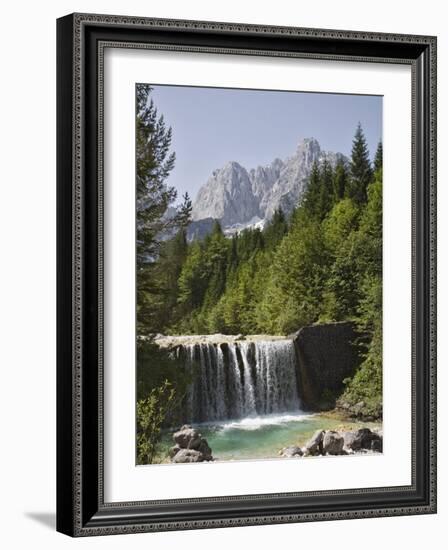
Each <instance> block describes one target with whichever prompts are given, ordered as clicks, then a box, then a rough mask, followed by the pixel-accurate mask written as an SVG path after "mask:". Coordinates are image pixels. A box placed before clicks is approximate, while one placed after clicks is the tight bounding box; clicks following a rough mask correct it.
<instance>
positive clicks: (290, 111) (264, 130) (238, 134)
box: [151, 85, 382, 199]
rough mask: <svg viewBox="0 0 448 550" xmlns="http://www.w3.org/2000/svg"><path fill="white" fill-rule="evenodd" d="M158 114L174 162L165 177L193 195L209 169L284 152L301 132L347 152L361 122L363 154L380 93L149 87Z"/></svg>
mask: <svg viewBox="0 0 448 550" xmlns="http://www.w3.org/2000/svg"><path fill="white" fill-rule="evenodd" d="M151 96H152V98H153V100H154V104H155V105H156V107H157V110H158V113H159V114H163V116H164V118H165V121H166V123H167V125H168V126H171V127H172V131H173V140H172V150H173V151H175V153H176V165H175V168H174V169H173V171H172V172H171V174H170V176H169V178H168V183H169V185H173V186H174V187H175V188H176V189H177V190H178V197H179V198H180V197H181V196H182V195H183V194H184V193H185V191H188V192H189V194H190V196H191V197H192V198H193V199H194V198H195V196H196V193H197V191H198V189H199V187H201V185H203V184H204V183H205V182H206V180H207V179H208V177H209V176H210V174H211V173H212V171H213V170H215V169H216V168H220V167H221V166H223V165H224V164H225V163H226V162H228V161H230V160H234V161H237V162H239V163H240V164H241V165H243V166H244V167H245V168H247V169H250V168H255V167H256V166H258V165H264V164H269V163H270V162H271V161H272V160H273V159H274V158H276V157H279V158H282V159H283V158H286V157H288V156H290V155H292V154H293V153H294V151H295V149H296V147H297V144H298V143H299V142H300V141H301V140H302V139H303V138H305V137H314V138H316V139H317V140H318V141H319V143H320V145H321V147H322V149H324V150H328V151H334V152H341V153H344V154H345V155H347V156H348V155H349V154H350V151H351V145H352V140H353V135H354V133H355V130H356V126H357V124H358V122H360V123H361V125H362V127H363V130H364V133H365V136H366V139H367V143H368V146H369V150H370V155H371V157H373V156H374V154H375V150H376V147H377V145H378V142H379V141H380V140H381V139H382V97H379V96H361V95H342V94H322V93H309V92H281V91H265V90H237V89H225V88H195V87H188V86H160V85H157V86H156V85H154V86H153V91H152V94H151Z"/></svg>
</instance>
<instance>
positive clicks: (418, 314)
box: [57, 14, 437, 536]
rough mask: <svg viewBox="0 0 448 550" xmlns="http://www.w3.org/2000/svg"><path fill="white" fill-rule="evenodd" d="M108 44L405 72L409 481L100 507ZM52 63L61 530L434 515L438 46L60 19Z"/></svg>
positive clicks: (100, 18) (241, 27)
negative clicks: (408, 107) (408, 99)
mask: <svg viewBox="0 0 448 550" xmlns="http://www.w3.org/2000/svg"><path fill="white" fill-rule="evenodd" d="M110 47H113V48H123V49H126V50H136V49H137V50H138V49H142V50H143V49H145V48H148V49H153V50H160V51H183V52H190V53H191V54H194V53H200V52H202V53H204V52H205V53H213V54H217V55H223V56H225V55H227V54H235V55H245V56H265V57H269V58H271V59H273V60H275V59H278V58H290V59H309V60H328V61H332V62H338V61H340V62H347V61H348V62H357V63H365V64H369V63H378V64H397V65H407V66H410V68H411V73H412V90H411V95H412V112H410V113H409V117H410V119H411V125H412V146H411V150H412V154H411V164H412V166H411V173H412V205H411V208H412V212H411V216H412V274H411V277H412V281H411V286H412V297H410V300H411V301H412V320H411V327H412V354H411V355H412V356H411V357H409V362H410V364H411V372H412V384H411V386H412V395H411V396H410V400H411V403H412V422H411V424H412V436H411V439H412V442H411V455H412V456H411V463H412V472H411V484H409V485H406V486H393V485H391V486H385V487H367V488H366V487H363V488H344V489H331V490H316V491H303V492H282V491H281V492H277V493H260V494H241V495H233V496H222V495H219V494H217V495H215V496H212V497H210V496H209V497H191V498H179V499H166V500H160V499H153V498H152V496H151V494H150V493H149V494H148V495H147V498H146V499H145V500H143V501H141V500H138V501H120V502H107V501H105V497H104V494H105V493H104V483H105V480H104V452H105V450H104V400H105V380H104V331H103V328H104V299H105V297H104V286H103V282H104V271H103V267H104V227H105V225H104V179H103V178H104V76H105V75H104V52H105V49H107V48H110ZM57 52H58V58H57V119H58V122H57V141H58V145H57V159H58V160H57V194H58V196H57V231H58V242H57V253H58V263H57V270H58V272H57V278H58V282H57V285H58V286H57V293H58V306H57V317H58V320H57V327H58V329H57V330H58V334H57V340H58V349H57V363H58V365H57V392H58V395H57V437H58V442H57V530H58V531H60V532H62V533H65V534H67V535H70V536H93V535H107V534H120V533H138V532H151V531H163V530H176V529H201V528H212V527H227V526H244V525H263V524H269V523H287V522H305V521H324V520H333V519H351V518H366V517H381V516H393V515H407V514H429V513H435V512H436V59H437V58H436V38H435V37H432V36H416V35H414V36H411V35H401V34H379V33H370V32H357V31H341V30H323V29H306V28H293V27H272V26H257V25H249V24H248V25H246V24H233V23H219V22H218V23H214V22H204V21H184V20H182V21H181V20H164V19H148V18H139V17H124V16H110V15H92V14H72V15H68V16H66V17H63V18H61V19H59V20H58V22H57ZM274 85H275V83H273V87H274ZM397 346H399V342H397ZM280 467H281V466H280Z"/></svg>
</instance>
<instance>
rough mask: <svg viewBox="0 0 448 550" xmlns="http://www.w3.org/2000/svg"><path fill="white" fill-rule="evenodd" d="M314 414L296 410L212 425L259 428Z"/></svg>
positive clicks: (222, 427) (247, 428) (295, 420)
mask: <svg viewBox="0 0 448 550" xmlns="http://www.w3.org/2000/svg"><path fill="white" fill-rule="evenodd" d="M312 416H314V414H313V413H305V412H303V411H297V412H295V413H291V412H290V413H285V414H269V415H265V416H249V417H246V418H242V419H241V420H229V421H227V422H222V423H214V426H216V427H218V428H220V429H222V430H223V431H224V430H247V431H253V430H259V429H260V428H263V427H266V426H280V425H281V424H287V423H289V422H303V421H304V420H307V419H308V418H311V417H312Z"/></svg>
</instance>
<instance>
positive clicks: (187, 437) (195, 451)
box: [169, 424, 213, 462]
mask: <svg viewBox="0 0 448 550" xmlns="http://www.w3.org/2000/svg"><path fill="white" fill-rule="evenodd" d="M173 439H174V442H175V446H174V447H171V449H170V451H169V456H170V458H171V460H172V462H203V461H204V460H213V456H212V450H211V449H210V447H209V445H208V443H207V440H206V439H204V438H203V437H201V434H200V433H199V432H198V431H197V430H195V429H194V428H193V427H192V426H190V425H188V424H186V425H185V426H182V428H181V429H180V430H178V431H177V432H175V433H174V434H173ZM183 451H187V452H183Z"/></svg>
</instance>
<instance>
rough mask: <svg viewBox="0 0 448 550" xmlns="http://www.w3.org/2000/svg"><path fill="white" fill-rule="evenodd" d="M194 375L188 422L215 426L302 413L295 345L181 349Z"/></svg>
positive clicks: (190, 346)
mask: <svg viewBox="0 0 448 550" xmlns="http://www.w3.org/2000/svg"><path fill="white" fill-rule="evenodd" d="M181 348H182V350H181V353H182V354H183V357H184V358H185V363H186V366H187V368H188V370H189V373H190V375H191V383H190V385H189V388H188V392H187V395H186V398H185V416H186V421H188V422H213V421H218V420H225V419H239V418H245V417H248V416H258V415H266V414H273V413H283V412H288V411H295V410H298V409H299V408H300V400H299V396H298V380H297V368H296V361H297V360H296V354H295V349H294V344H293V341H292V340H288V339H284V340H260V341H254V342H248V341H239V342H231V343H227V342H226V343H221V344H216V343H214V344H213V343H198V344H185V345H182V346H181Z"/></svg>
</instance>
